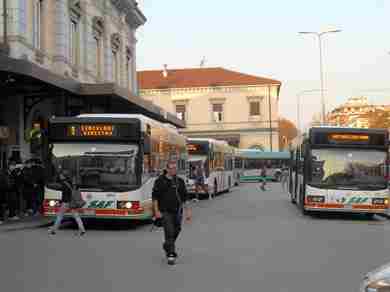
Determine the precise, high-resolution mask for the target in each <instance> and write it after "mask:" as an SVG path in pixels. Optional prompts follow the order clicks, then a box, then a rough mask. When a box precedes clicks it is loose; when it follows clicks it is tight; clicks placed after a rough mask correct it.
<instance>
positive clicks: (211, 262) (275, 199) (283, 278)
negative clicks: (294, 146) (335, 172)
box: [0, 184, 390, 292]
mask: <svg viewBox="0 0 390 292" xmlns="http://www.w3.org/2000/svg"><path fill="white" fill-rule="evenodd" d="M193 215H194V220H193V222H192V223H190V224H186V225H185V226H184V230H183V233H182V237H181V238H180V239H179V242H178V245H179V254H180V258H179V261H178V264H177V265H176V266H174V267H170V266H167V265H166V264H165V260H164V259H163V257H162V251H161V238H162V232H161V231H160V230H155V231H153V232H151V231H150V225H141V226H137V227H128V226H120V227H117V226H115V225H114V224H106V225H102V224H93V225H90V226H89V230H88V233H87V235H86V236H85V237H82V238H79V237H75V236H74V232H75V229H74V228H73V227H67V228H65V229H63V230H62V231H61V232H59V233H58V234H57V235H56V236H54V237H49V236H48V235H47V228H44V227H41V228H33V229H31V228H29V229H11V230H8V231H3V232H1V231H0V243H1V245H0V247H1V248H0V262H1V266H0V279H1V281H0V285H1V290H2V291H7V292H22V291H26V292H27V291H28V292H57V291H58V292H70V291H93V292H99V291H104V292H107V291H145V292H150V291H159V292H164V291H167V292H168V291H169V292H172V291H186V292H187V291H188V292H192V291H193V292H200V291H205V292H209V291H210V292H219V291H221V292H222V291H224V292H228V291H234V292H237V291H241V292H243V291H248V292H249V291H251V292H253V291H266V292H273V291H277V292H282V291H283V292H284V291H288V292H294V291H296V292H306V291H307V292H314V291H316V292H322V291H324V292H325V291H326V292H329V291H343V292H345V291H358V286H359V283H360V280H361V278H362V276H363V275H364V273H365V272H367V271H369V270H371V269H373V268H375V267H377V266H378V265H381V264H383V263H385V262H387V261H390V226H389V223H388V222H389V221H387V220H385V219H383V218H380V217H378V218H375V219H373V220H367V219H365V218H364V217H361V216H347V217H346V218H343V217H341V216H334V215H333V216H331V215H329V216H320V217H314V218H312V217H304V216H303V215H301V214H300V213H299V212H298V210H297V209H296V208H295V206H293V205H291V204H290V202H289V201H288V198H287V195H286V194H284V193H283V192H282V190H281V188H280V186H279V185H273V186H272V189H271V190H269V191H266V192H261V191H259V190H258V186H257V185H256V184H245V185H242V186H240V187H239V188H235V189H234V190H233V191H231V192H230V193H227V194H224V195H221V196H219V197H217V198H216V199H215V200H213V201H207V200H204V201H201V202H199V203H197V204H195V205H194V207H193Z"/></svg>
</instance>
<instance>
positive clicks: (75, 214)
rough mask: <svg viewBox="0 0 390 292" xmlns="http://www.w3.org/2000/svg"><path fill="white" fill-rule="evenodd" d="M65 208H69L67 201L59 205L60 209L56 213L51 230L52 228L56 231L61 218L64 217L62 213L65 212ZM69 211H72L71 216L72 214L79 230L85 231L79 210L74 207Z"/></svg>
mask: <svg viewBox="0 0 390 292" xmlns="http://www.w3.org/2000/svg"><path fill="white" fill-rule="evenodd" d="M67 209H69V203H62V204H61V207H60V210H59V211H58V213H57V218H56V222H55V223H54V225H53V227H52V229H51V230H53V231H57V230H58V228H59V227H60V225H61V222H62V219H63V218H64V214H65V212H66V210H67ZM71 212H72V216H73V218H74V220H75V221H76V223H77V226H78V228H79V230H80V231H82V232H85V228H84V224H83V221H82V220H81V218H80V215H79V212H78V211H77V210H75V209H72V210H71Z"/></svg>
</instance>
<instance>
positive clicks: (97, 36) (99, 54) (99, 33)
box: [92, 16, 104, 79]
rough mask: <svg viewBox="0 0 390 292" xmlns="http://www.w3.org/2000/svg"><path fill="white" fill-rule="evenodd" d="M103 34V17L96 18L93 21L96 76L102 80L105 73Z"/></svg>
mask: <svg viewBox="0 0 390 292" xmlns="http://www.w3.org/2000/svg"><path fill="white" fill-rule="evenodd" d="M103 33H104V22H103V18H102V17H97V16H95V17H94V18H93V20H92V34H93V41H94V53H95V60H94V62H95V69H96V76H97V77H98V79H99V78H101V76H102V71H103V69H102V68H103V62H102V59H103Z"/></svg>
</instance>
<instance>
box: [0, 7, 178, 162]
mask: <svg viewBox="0 0 390 292" xmlns="http://www.w3.org/2000/svg"><path fill="white" fill-rule="evenodd" d="M3 3H5V4H6V5H7V6H6V7H3V5H4V4H3ZM4 11H6V13H4ZM0 15H1V17H0V18H1V19H0V52H1V54H0V86H1V90H2V95H1V98H0V167H2V166H4V162H5V161H6V160H7V158H9V157H10V156H14V157H19V158H21V159H22V160H25V159H28V158H30V157H31V149H30V145H29V141H28V139H26V137H27V136H28V133H30V132H31V129H32V125H33V124H34V125H37V124H38V125H39V127H40V128H41V129H43V130H45V128H46V127H47V120H48V119H49V118H50V117H51V116H53V115H55V116H72V115H77V114H80V113H85V112H92V113H99V112H106V113H116V112H120V113H132V112H137V113H143V114H145V115H148V116H151V117H153V118H156V119H159V120H161V121H164V122H169V123H173V124H175V125H178V126H183V125H184V124H183V123H182V122H181V121H179V120H178V119H177V118H176V117H174V116H173V115H172V116H171V115H169V114H166V113H164V111H163V110H162V109H161V108H158V107H157V106H155V105H152V104H151V103H150V102H147V101H145V100H143V99H141V98H139V97H138V88H137V79H136V77H137V76H136V43H137V40H136V38H135V32H136V30H137V28H138V27H139V26H141V25H143V24H144V23H145V22H146V18H145V16H144V15H143V14H142V12H141V10H140V9H139V8H138V6H137V3H136V2H135V1H134V0H56V1H53V0H7V1H0Z"/></svg>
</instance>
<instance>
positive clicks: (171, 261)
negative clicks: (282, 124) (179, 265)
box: [167, 254, 176, 266]
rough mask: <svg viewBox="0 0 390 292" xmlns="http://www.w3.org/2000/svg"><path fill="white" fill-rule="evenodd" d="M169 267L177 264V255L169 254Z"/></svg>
mask: <svg viewBox="0 0 390 292" xmlns="http://www.w3.org/2000/svg"><path fill="white" fill-rule="evenodd" d="M167 261H168V265H170V266H172V265H174V264H175V263H176V256H175V254H169V255H168V257H167Z"/></svg>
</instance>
